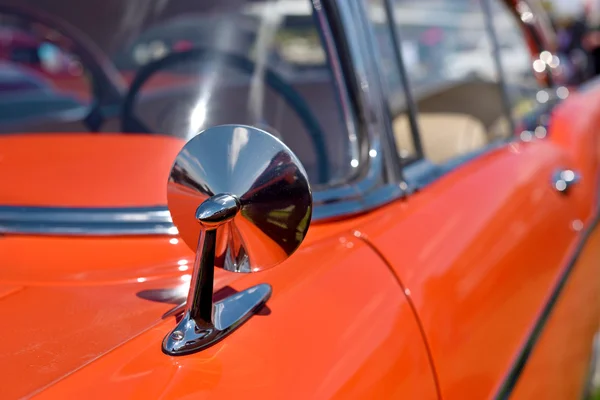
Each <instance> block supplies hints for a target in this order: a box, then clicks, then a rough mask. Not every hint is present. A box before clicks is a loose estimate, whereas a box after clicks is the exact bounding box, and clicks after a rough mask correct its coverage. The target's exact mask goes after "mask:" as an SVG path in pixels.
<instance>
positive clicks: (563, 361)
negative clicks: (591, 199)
mask: <svg viewBox="0 0 600 400" xmlns="http://www.w3.org/2000/svg"><path fill="white" fill-rule="evenodd" d="M599 274H600V228H596V229H595V231H594V233H593V234H592V235H591V236H590V238H589V241H588V243H587V245H586V247H585V249H584V250H583V251H582V253H581V256H580V257H579V259H578V261H577V263H576V264H575V266H574V269H573V272H572V274H571V277H570V278H569V280H568V281H567V282H566V284H565V288H564V290H563V293H562V295H561V297H560V298H559V299H558V301H557V304H556V306H555V308H554V310H553V311H552V314H551V315H550V318H549V320H548V324H547V325H546V328H545V329H544V331H543V333H542V335H541V337H540V341H539V342H538V343H537V345H536V346H535V347H534V349H533V352H532V354H531V357H530V359H529V361H528V362H527V364H526V365H525V368H524V370H523V373H522V375H521V378H520V379H519V381H518V382H517V386H516V388H515V392H514V393H513V397H512V398H513V399H523V400H525V399H549V400H551V399H557V400H561V399H580V398H582V394H583V390H584V387H583V385H584V384H585V382H586V380H587V379H588V378H589V374H590V369H589V366H590V363H591V361H592V360H591V359H590V357H591V355H592V354H593V351H592V345H593V340H594V335H595V334H596V333H597V332H598V324H599V322H600V320H599V319H598V318H597V317H598V315H600V280H599V279H598V275H599ZM544 377H547V378H544ZM555 378H556V379H555Z"/></svg>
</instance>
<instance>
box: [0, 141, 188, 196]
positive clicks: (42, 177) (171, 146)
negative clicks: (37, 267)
mask: <svg viewBox="0 0 600 400" xmlns="http://www.w3.org/2000/svg"><path fill="white" fill-rule="evenodd" d="M183 144H184V141H183V140H181V139H177V138H173V137H167V136H162V135H140V134H108V133H81V134H77V133H69V134H12V135H2V136H0V182H2V189H1V190H0V205H11V206H36V207H39V206H49V207H104V208H106V207H144V206H162V205H166V204H167V201H166V190H165V185H166V182H167V178H168V176H169V173H170V169H171V165H172V163H173V160H175V157H176V156H177V153H178V152H179V150H180V149H181V147H182V146H183Z"/></svg>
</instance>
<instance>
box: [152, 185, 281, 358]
mask: <svg viewBox="0 0 600 400" xmlns="http://www.w3.org/2000/svg"><path fill="white" fill-rule="evenodd" d="M239 210H240V202H239V200H238V199H237V198H236V197H235V196H233V195H230V194H218V195H215V196H212V197H210V198H208V199H207V200H205V201H204V202H203V203H202V204H201V205H200V206H199V207H198V209H197V211H196V220H197V221H198V223H200V225H201V226H202V227H203V229H202V230H201V232H200V237H199V239H198V247H197V251H196V259H195V261H194V271H193V273H192V279H191V281H190V291H189V293H188V297H187V303H186V307H185V312H184V314H183V317H182V318H181V320H180V321H179V323H178V324H177V326H176V327H175V329H173V331H172V332H171V333H169V335H167V336H166V337H165V339H164V340H163V351H164V352H165V353H167V354H169V355H172V356H177V355H185V354H190V353H195V352H197V351H199V350H202V349H204V348H206V347H208V346H211V345H213V344H214V343H216V342H218V341H219V340H221V339H222V338H223V337H225V336H226V335H228V334H229V333H231V331H233V330H234V329H236V328H237V327H238V326H240V325H241V324H242V323H243V322H244V321H246V320H247V319H248V318H249V317H250V316H251V315H252V314H253V313H254V311H256V310H257V309H258V308H260V307H261V306H262V305H263V304H264V303H265V302H266V301H267V300H268V298H269V297H270V295H271V286H269V285H267V284H261V285H257V286H254V287H251V288H250V289H246V290H244V291H243V292H240V293H238V294H237V295H235V296H232V297H234V298H231V297H230V298H227V299H224V300H221V301H219V302H217V303H214V304H213V300H212V297H213V280H214V275H215V246H216V242H217V229H218V228H219V227H220V226H222V225H224V224H227V223H230V221H231V220H232V219H233V218H234V217H235V216H236V214H237V213H238V211H239ZM234 302H235V303H236V306H235V307H232V305H233V303H234ZM228 306H229V307H228Z"/></svg>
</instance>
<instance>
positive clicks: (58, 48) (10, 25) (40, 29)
mask: <svg viewBox="0 0 600 400" xmlns="http://www.w3.org/2000/svg"><path fill="white" fill-rule="evenodd" d="M91 92H92V89H91V84H90V81H89V79H88V74H87V71H86V70H85V68H84V66H83V65H82V63H81V61H80V59H79V57H78V56H77V54H76V52H74V51H73V49H72V46H71V43H70V41H69V39H68V38H66V37H64V36H63V35H61V34H59V33H58V32H57V31H55V30H53V29H52V28H51V27H49V26H46V25H44V24H41V23H32V22H31V21H29V20H28V19H26V18H22V17H19V16H16V15H9V14H2V13H0V124H8V125H11V126H14V130H16V131H19V130H20V129H19V126H20V125H19V122H21V121H27V120H32V119H36V118H42V117H44V116H48V115H53V116H55V117H56V118H60V117H61V116H62V115H64V114H65V113H71V112H73V111H81V112H85V110H87V109H88V107H89V104H90V101H91V97H92V93H91Z"/></svg>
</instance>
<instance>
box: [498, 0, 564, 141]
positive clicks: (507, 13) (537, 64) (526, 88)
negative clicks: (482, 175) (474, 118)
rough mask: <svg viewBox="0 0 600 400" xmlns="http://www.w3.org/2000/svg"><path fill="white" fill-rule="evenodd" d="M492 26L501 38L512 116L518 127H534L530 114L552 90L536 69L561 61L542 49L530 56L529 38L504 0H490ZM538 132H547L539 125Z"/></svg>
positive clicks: (501, 56) (543, 69)
mask: <svg viewBox="0 0 600 400" xmlns="http://www.w3.org/2000/svg"><path fill="white" fill-rule="evenodd" d="M491 6H492V13H493V15H494V18H493V24H494V25H493V27H494V30H495V32H496V33H497V36H498V40H499V41H500V45H501V46H500V52H499V54H500V63H501V65H502V70H503V73H504V82H505V87H506V93H507V98H508V102H509V106H510V111H511V116H512V118H513V120H514V122H515V125H516V128H517V131H518V132H520V131H522V130H527V129H532V130H535V129H536V127H535V126H530V121H529V119H530V118H528V117H531V116H532V115H535V114H536V111H539V110H540V109H542V108H544V105H546V104H547V103H548V102H549V101H550V95H549V92H548V91H547V90H546V88H545V87H544V86H543V85H542V84H541V83H540V80H539V79H537V77H536V75H535V73H536V71H535V70H536V69H537V70H538V71H537V72H538V73H541V72H543V71H545V70H546V69H549V68H551V67H556V66H558V64H559V63H560V61H559V59H558V57H557V56H556V55H552V54H550V53H549V52H543V53H542V54H541V55H540V58H539V59H536V60H534V59H533V57H532V56H531V53H530V50H529V46H528V44H527V39H526V37H525V35H524V32H523V30H522V28H521V26H520V21H519V20H518V19H517V17H516V16H515V15H514V14H513V13H512V12H511V10H510V9H509V8H508V6H507V5H506V4H505V3H504V2H503V1H501V0H491ZM537 134H538V135H539V136H542V135H545V128H543V127H540V128H539V129H538V132H537Z"/></svg>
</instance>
